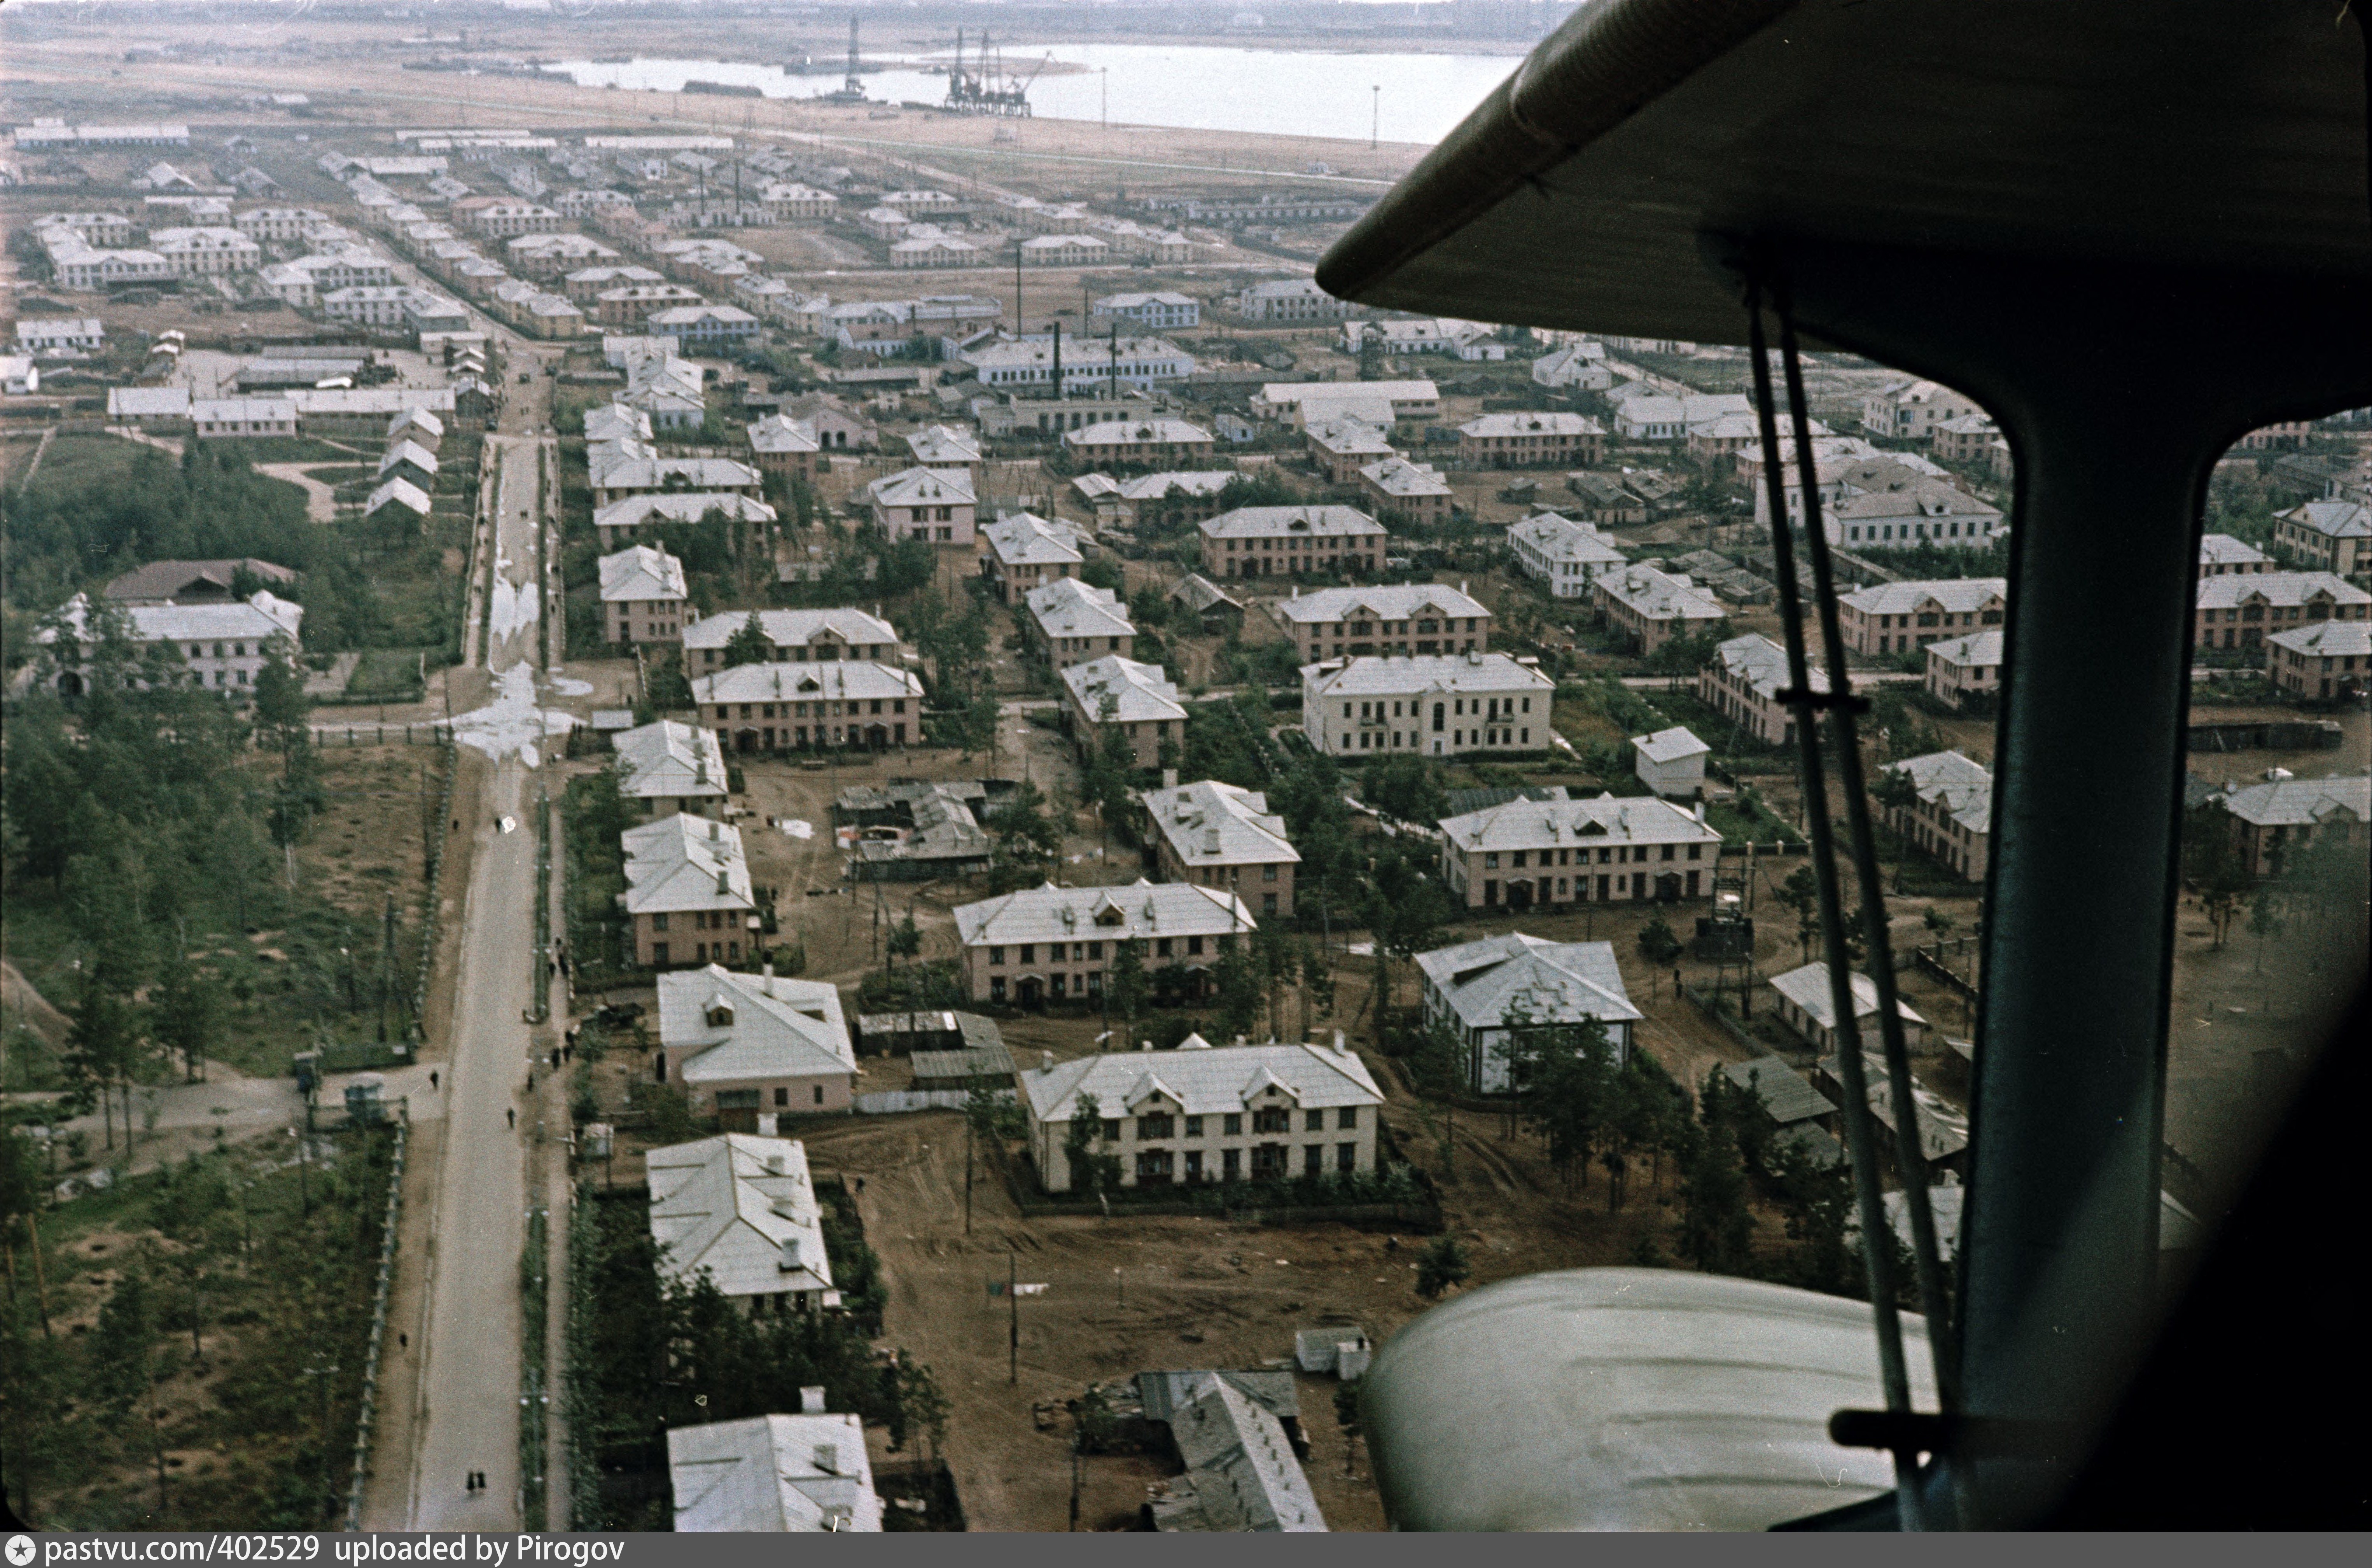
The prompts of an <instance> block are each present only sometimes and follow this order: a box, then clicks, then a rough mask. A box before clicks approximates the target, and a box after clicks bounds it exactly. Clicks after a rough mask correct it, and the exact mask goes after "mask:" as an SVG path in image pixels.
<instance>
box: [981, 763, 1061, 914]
mask: <svg viewBox="0 0 2372 1568" xmlns="http://www.w3.org/2000/svg"><path fill="white" fill-rule="evenodd" d="M984 826H985V827H986V828H987V829H988V830H989V831H990V832H991V833H992V834H994V837H995V841H996V842H995V843H994V845H993V846H992V847H991V850H990V854H989V867H988V886H989V891H990V892H992V893H1004V892H1010V891H1011V890H1012V889H1016V888H1021V887H1027V886H1029V884H1030V883H1032V882H1036V881H1039V880H1041V879H1042V878H1043V877H1044V876H1045V873H1046V871H1047V869H1048V868H1049V867H1050V866H1052V865H1053V863H1054V856H1055V855H1056V854H1058V853H1059V852H1060V851H1061V849H1062V847H1063V830H1062V829H1061V827H1060V826H1058V825H1057V824H1056V823H1055V822H1054V820H1053V819H1052V818H1051V817H1050V816H1048V815H1047V811H1046V796H1045V795H1044V793H1043V792H1042V791H1041V790H1040V789H1039V788H1038V786H1037V785H1036V784H1023V785H1022V786H1021V787H1020V788H1019V789H1017V790H1013V791H1011V792H1009V793H1008V794H1007V795H1006V797H1005V799H1004V800H1003V801H1002V802H1000V803H999V804H998V805H997V806H996V807H995V808H994V810H992V811H990V812H989V814H988V820H987V822H986V823H985V824H984Z"/></svg>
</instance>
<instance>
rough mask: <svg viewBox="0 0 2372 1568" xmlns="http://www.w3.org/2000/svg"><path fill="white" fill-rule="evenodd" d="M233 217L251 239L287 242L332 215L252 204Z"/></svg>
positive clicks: (297, 208)
mask: <svg viewBox="0 0 2372 1568" xmlns="http://www.w3.org/2000/svg"><path fill="white" fill-rule="evenodd" d="M230 221H231V226H233V227H234V228H237V229H238V231H239V232H240V233H241V234H244V235H245V236H247V237H248V238H250V239H253V240H259V241H260V240H265V239H269V240H273V241H275V242H285V241H289V240H297V239H302V238H305V236H306V233H307V231H308V230H309V229H310V228H311V227H312V226H314V225H315V224H320V223H328V222H329V221H330V215H329V214H327V213H324V212H320V211H317V210H316V209H314V208H312V207H250V208H248V209H247V210H246V211H245V212H242V213H238V214H235V215H233V216H232V218H231V220H230ZM127 238H128V236H127ZM93 243H94V244H97V243H100V242H99V241H93Z"/></svg>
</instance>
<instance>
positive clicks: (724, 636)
mask: <svg viewBox="0 0 2372 1568" xmlns="http://www.w3.org/2000/svg"><path fill="white" fill-rule="evenodd" d="M752 614H755V615H756V616H757V617H758V629H759V630H760V631H762V632H763V633H765V634H766V640H767V641H768V642H770V643H772V644H773V645H775V646H776V647H807V646H809V645H813V644H814V643H816V642H817V641H819V640H821V641H823V642H827V643H831V642H838V643H842V644H845V645H849V646H852V647H868V648H870V647H882V646H885V645H886V646H893V647H894V646H895V645H897V642H898V628H896V627H895V626H892V625H891V624H890V622H888V621H884V620H882V619H881V617H879V616H878V615H875V614H872V613H870V612H869V611H866V610H857V609H854V608H852V607H850V606H847V605H842V606H839V607H837V608H835V609H831V610H755V611H752V610H725V611H722V612H721V613H719V614H715V615H704V616H703V617H701V618H700V619H699V620H698V621H693V622H692V624H691V625H689V626H687V627H685V628H684V630H683V645H684V647H685V648H686V649H687V650H690V649H698V648H721V647H723V646H724V645H726V644H727V643H728V642H730V641H732V639H733V633H736V632H738V631H739V630H741V628H742V627H743V626H745V625H747V624H748V623H749V621H750V616H751V615H752Z"/></svg>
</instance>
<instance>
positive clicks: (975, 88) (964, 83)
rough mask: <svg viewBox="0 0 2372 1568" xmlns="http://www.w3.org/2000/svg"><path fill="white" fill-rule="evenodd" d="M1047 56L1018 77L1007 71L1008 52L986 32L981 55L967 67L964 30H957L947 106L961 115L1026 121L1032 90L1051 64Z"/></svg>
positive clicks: (975, 57)
mask: <svg viewBox="0 0 2372 1568" xmlns="http://www.w3.org/2000/svg"><path fill="white" fill-rule="evenodd" d="M1053 58H1054V57H1053V55H1052V54H1048V55H1047V56H1046V57H1045V58H1044V59H1042V60H1041V61H1039V62H1038V64H1035V65H1033V66H1031V67H1030V68H1029V75H1027V76H1016V75H1011V74H1009V73H1007V72H1006V69H1005V52H1004V51H1003V50H1001V49H998V48H997V47H996V46H995V44H994V43H993V42H992V41H990V39H989V36H988V34H987V32H986V31H985V30H983V32H982V33H981V35H980V52H979V53H978V54H977V55H975V56H974V57H973V59H972V63H971V65H970V66H969V67H967V66H966V65H965V64H964V35H963V29H961V28H958V29H956V58H955V64H953V65H950V66H949V67H948V102H947V107H948V108H949V109H951V110H955V111H956V112H957V113H959V114H997V115H1006V116H1010V117H1017V118H1021V119H1027V118H1028V117H1029V88H1030V87H1031V85H1032V84H1033V83H1035V82H1036V81H1037V80H1038V75H1039V73H1040V72H1041V71H1043V70H1045V68H1046V66H1047V64H1049V63H1050V62H1051V61H1052V59H1053Z"/></svg>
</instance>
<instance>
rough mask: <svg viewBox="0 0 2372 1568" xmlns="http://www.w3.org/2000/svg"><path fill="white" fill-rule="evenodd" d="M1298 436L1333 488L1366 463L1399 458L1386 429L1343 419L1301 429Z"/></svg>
mask: <svg viewBox="0 0 2372 1568" xmlns="http://www.w3.org/2000/svg"><path fill="white" fill-rule="evenodd" d="M1301 436H1302V439H1303V440H1304V441H1305V442H1307V443H1308V447H1309V456H1310V459H1311V460H1312V461H1313V462H1315V463H1316V464H1317V465H1318V469H1319V471H1320V472H1321V473H1323V474H1324V475H1325V476H1326V477H1327V479H1328V480H1330V481H1331V482H1333V483H1336V484H1348V483H1350V482H1352V481H1354V480H1355V479H1356V478H1357V477H1358V473H1359V470H1361V469H1363V468H1365V467H1366V466H1367V465H1368V464H1369V463H1373V462H1379V461H1381V460H1382V459H1386V458H1393V457H1398V456H1399V455H1400V453H1399V451H1398V449H1397V448H1395V447H1393V446H1392V440H1391V432H1390V430H1389V429H1388V428H1386V427H1384V426H1380V425H1375V424H1368V423H1367V422H1366V420H1364V419H1355V418H1352V417H1350V416H1347V415H1346V416H1344V417H1343V418H1340V419H1325V420H1320V421H1319V422H1317V423H1316V424H1308V425H1305V426H1303V427H1302V432H1301Z"/></svg>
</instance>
